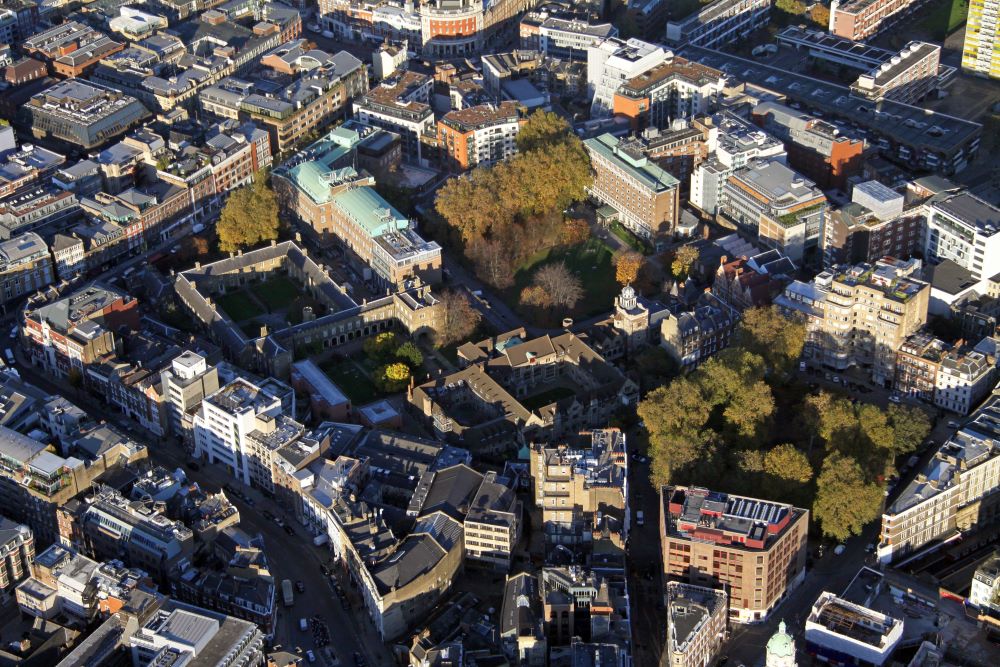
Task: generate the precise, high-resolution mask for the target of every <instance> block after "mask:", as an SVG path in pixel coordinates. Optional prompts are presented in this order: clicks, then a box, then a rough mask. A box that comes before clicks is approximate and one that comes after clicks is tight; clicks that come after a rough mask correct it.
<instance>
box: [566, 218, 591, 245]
mask: <svg viewBox="0 0 1000 667" xmlns="http://www.w3.org/2000/svg"><path fill="white" fill-rule="evenodd" d="M589 238H590V225H588V224H587V221H586V220H583V219H581V218H569V219H567V220H566V221H564V222H563V226H562V229H561V230H559V240H560V241H561V242H562V244H563V245H578V244H580V243H583V242H584V241H586V240H587V239H589Z"/></svg>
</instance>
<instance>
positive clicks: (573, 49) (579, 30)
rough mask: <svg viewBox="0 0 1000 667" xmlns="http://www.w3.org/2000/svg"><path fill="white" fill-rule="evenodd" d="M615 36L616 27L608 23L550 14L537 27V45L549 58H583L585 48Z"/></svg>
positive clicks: (584, 56) (585, 54)
mask: <svg viewBox="0 0 1000 667" xmlns="http://www.w3.org/2000/svg"><path fill="white" fill-rule="evenodd" d="M617 36H618V28H616V27H615V26H613V25H611V24H610V23H597V24H592V23H587V22H586V21H580V20H573V19H570V20H567V19H560V18H556V17H554V16H550V17H549V18H547V19H545V20H544V21H542V25H540V26H539V27H538V46H539V50H540V51H541V52H542V53H543V54H545V55H546V56H549V57H551V58H570V59H572V60H583V59H584V58H586V57H587V49H589V48H590V47H593V46H598V45H600V43H601V42H603V41H604V40H606V39H608V38H610V37H617Z"/></svg>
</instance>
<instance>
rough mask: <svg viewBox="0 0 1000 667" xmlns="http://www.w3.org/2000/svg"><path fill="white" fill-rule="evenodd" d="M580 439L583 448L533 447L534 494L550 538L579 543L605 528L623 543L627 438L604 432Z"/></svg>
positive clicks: (626, 516)
mask: <svg viewBox="0 0 1000 667" xmlns="http://www.w3.org/2000/svg"><path fill="white" fill-rule="evenodd" d="M581 435H582V438H583V440H582V442H580V443H579V445H573V444H572V443H571V444H560V445H557V446H554V447H552V446H545V445H542V444H535V445H533V446H532V447H531V451H530V464H529V465H530V469H531V478H532V487H533V494H534V498H535V506H536V507H540V508H541V510H542V531H543V532H544V534H545V539H546V541H547V542H548V543H550V544H575V543H579V542H582V541H584V540H587V539H588V536H589V535H590V534H591V533H593V532H595V531H597V530H599V529H600V527H601V526H602V524H605V523H606V524H608V526H609V528H610V530H611V531H612V532H614V533H616V534H617V535H618V536H619V537H620V538H621V540H622V541H624V539H625V537H626V536H627V531H628V528H627V525H628V521H629V510H628V479H627V473H628V456H627V452H626V448H625V434H624V433H622V432H621V431H619V430H618V429H603V430H595V431H592V432H590V433H584V434H581ZM611 522H613V524H612V523H611Z"/></svg>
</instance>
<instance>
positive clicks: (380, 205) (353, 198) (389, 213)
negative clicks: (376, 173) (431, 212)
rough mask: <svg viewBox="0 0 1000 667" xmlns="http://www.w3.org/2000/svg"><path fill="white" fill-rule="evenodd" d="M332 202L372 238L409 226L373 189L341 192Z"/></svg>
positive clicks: (403, 217) (404, 218)
mask: <svg viewBox="0 0 1000 667" xmlns="http://www.w3.org/2000/svg"><path fill="white" fill-rule="evenodd" d="M333 201H334V203H335V204H336V205H337V207H338V208H339V209H340V210H342V211H343V212H344V213H345V214H346V215H347V216H348V217H349V218H351V219H352V220H353V221H354V222H355V223H357V224H358V225H360V226H361V228H362V229H364V230H365V231H366V232H368V235H369V236H371V237H373V238H374V237H376V236H382V235H383V234H386V233H388V232H394V231H398V230H401V229H406V228H407V227H408V226H409V224H410V223H409V220H407V219H406V216H404V215H403V214H402V213H400V212H399V211H397V210H396V209H394V208H393V207H392V204H390V203H389V202H387V201H386V200H384V199H382V196H381V195H379V193H377V192H375V188H369V187H357V188H348V189H346V190H341V191H340V192H338V193H337V194H335V195H333Z"/></svg>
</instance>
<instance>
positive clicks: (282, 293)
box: [251, 276, 302, 311]
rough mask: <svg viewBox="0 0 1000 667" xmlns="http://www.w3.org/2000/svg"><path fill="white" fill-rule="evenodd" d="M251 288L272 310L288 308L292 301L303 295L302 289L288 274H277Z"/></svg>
mask: <svg viewBox="0 0 1000 667" xmlns="http://www.w3.org/2000/svg"><path fill="white" fill-rule="evenodd" d="M251 289H253V293H254V294H256V295H257V298H258V299H260V300H261V301H262V302H264V304H265V305H266V306H267V307H268V308H270V309H271V310H272V311H274V310H281V309H283V308H288V306H289V304H291V303H292V301H294V300H295V299H297V298H298V297H300V296H302V290H301V289H299V286H298V285H296V284H295V281H293V280H292V279H291V278H288V277H287V276H276V277H274V278H271V279H270V280H268V281H266V282H263V283H261V284H260V285H255V286H254V287H252V288H251Z"/></svg>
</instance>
